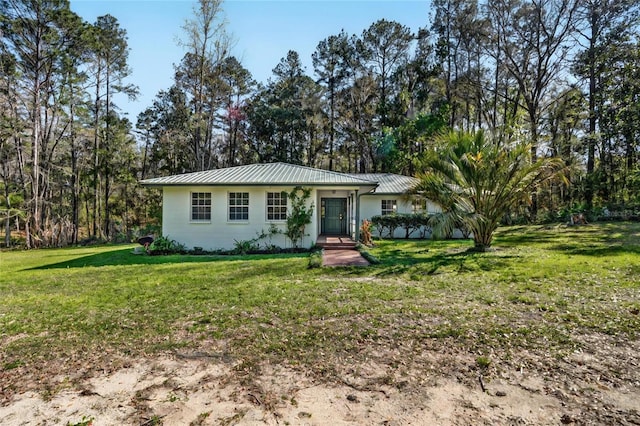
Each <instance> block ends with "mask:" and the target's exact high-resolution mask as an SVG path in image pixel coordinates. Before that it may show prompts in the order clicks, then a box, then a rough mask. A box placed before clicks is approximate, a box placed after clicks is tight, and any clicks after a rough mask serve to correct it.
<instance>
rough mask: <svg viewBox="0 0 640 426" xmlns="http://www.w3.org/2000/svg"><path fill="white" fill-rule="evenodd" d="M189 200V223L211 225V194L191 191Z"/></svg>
mask: <svg viewBox="0 0 640 426" xmlns="http://www.w3.org/2000/svg"><path fill="white" fill-rule="evenodd" d="M189 200H190V206H191V208H190V209H189V221H190V222H193V223H211V215H212V212H213V197H212V193H211V192H207V191H191V193H190V195H189ZM196 216H197V217H196ZM207 216H208V217H207Z"/></svg>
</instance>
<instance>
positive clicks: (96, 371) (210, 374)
mask: <svg viewBox="0 0 640 426" xmlns="http://www.w3.org/2000/svg"><path fill="white" fill-rule="evenodd" d="M580 339H582V342H583V345H582V349H581V350H580V351H576V352H573V353H571V354H569V355H567V356H566V357H564V358H562V359H559V360H558V359H547V358H545V357H544V355H543V353H537V354H536V353H532V352H529V351H519V352H518V353H517V354H507V353H504V354H495V353H494V354H492V355H491V356H490V359H491V362H490V364H489V365H488V366H486V365H485V366H482V367H479V366H478V365H476V364H477V360H476V356H475V355H473V354H470V353H468V352H464V350H462V349H461V348H456V346H455V344H453V345H447V344H446V342H444V343H445V344H443V342H442V341H439V344H435V345H433V347H431V348H428V349H426V348H423V350H422V351H417V352H416V353H414V354H413V355H412V356H411V357H407V356H405V355H406V354H405V352H406V351H405V350H404V349H402V348H397V349H396V350H394V351H391V350H385V351H380V350H378V351H377V352H376V351H374V350H372V349H371V348H369V349H367V350H369V353H368V356H367V357H364V358H360V357H358V358H357V360H356V358H349V357H347V358H344V359H341V360H337V359H336V360H329V361H328V363H330V365H331V368H330V369H328V370H327V371H331V374H329V375H327V376H323V375H322V373H321V371H323V370H322V369H317V370H315V369H314V370H313V371H312V370H308V371H307V370H304V369H301V368H293V367H291V366H285V365H273V364H269V363H268V362H262V363H260V364H252V363H248V362H244V361H242V362H239V361H237V360H236V361H233V360H231V359H230V358H227V357H221V356H215V355H209V354H208V353H206V352H190V353H174V354H167V355H163V356H154V357H144V358H141V359H138V360H132V359H128V360H127V359H118V361H117V362H111V363H110V364H109V365H106V364H104V365H97V364H92V365H91V366H89V364H86V365H85V367H83V368H80V369H76V370H73V369H66V370H65V369H64V366H63V364H62V363H60V364H58V365H57V367H58V368H59V369H60V373H59V374H57V375H51V376H49V377H48V378H47V379H46V380H45V379H44V378H43V376H41V375H38V374H35V373H33V372H29V371H27V370H23V371H22V373H24V374H23V375H22V377H23V379H24V380H23V381H22V382H20V381H19V380H17V378H18V377H17V375H18V374H19V373H17V372H14V370H11V371H8V372H0V374H2V375H1V376H0V379H2V382H4V383H2V382H0V384H2V389H9V388H10V389H11V390H12V392H11V393H7V392H5V393H4V394H2V395H0V396H1V397H3V400H2V404H1V406H0V424H2V425H7V426H9V425H59V424H71V425H73V424H78V423H80V422H83V421H87V420H89V419H92V420H93V421H92V423H91V424H92V425H93V426H99V425H114V424H121V425H152V424H165V425H259V424H266V425H286V424H289V425H332V426H337V425H353V424H357V425H425V424H438V425H468V424H474V425H558V424H569V425H596V424H598V425H599V424H623V425H625V424H629V425H633V424H636V425H640V413H639V411H638V409H639V408H640V407H639V405H638V401H640V368H639V362H640V344H639V343H638V342H637V341H631V342H617V341H616V340H615V339H614V338H612V337H610V336H601V335H597V336H586V337H585V336H583V337H580ZM20 368H23V367H20ZM16 370H18V369H16ZM48 371H49V372H50V371H51V370H48ZM9 379H10V380H9ZM7 383H10V386H5V385H7Z"/></svg>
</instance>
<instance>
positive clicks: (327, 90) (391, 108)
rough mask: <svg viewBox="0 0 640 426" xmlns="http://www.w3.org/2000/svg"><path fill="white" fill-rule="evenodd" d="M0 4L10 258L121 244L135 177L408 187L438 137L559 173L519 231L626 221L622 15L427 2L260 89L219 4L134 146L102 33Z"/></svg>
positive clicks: (571, 4) (64, 17)
mask: <svg viewBox="0 0 640 426" xmlns="http://www.w3.org/2000/svg"><path fill="white" fill-rule="evenodd" d="M1 4H2V6H1V7H2V10H0V22H1V25H2V27H1V29H2V33H3V37H2V45H1V46H0V48H1V49H2V51H1V55H2V56H1V60H2V63H1V65H2V75H1V77H0V79H1V80H0V108H1V111H2V117H1V120H2V122H1V126H0V132H1V133H0V144H1V145H0V155H1V158H2V170H1V171H0V188H2V190H3V194H2V198H1V201H2V209H3V212H4V213H6V214H3V216H4V217H5V218H6V219H5V220H4V224H5V233H6V235H7V244H8V243H9V232H10V231H11V230H13V231H16V230H18V229H19V230H21V231H22V232H23V233H25V234H24V235H26V241H27V245H28V246H38V245H46V244H57V243H59V242H58V241H52V240H53V239H54V236H55V235H59V234H60V230H61V229H62V228H65V233H64V235H63V237H64V238H59V237H58V238H57V240H59V239H62V240H65V239H66V240H68V241H69V242H74V243H75V242H77V241H78V238H105V239H113V238H115V237H116V236H118V235H120V236H122V237H123V238H128V237H131V235H132V234H133V233H134V232H135V230H136V229H137V228H138V227H140V226H142V225H144V224H146V223H148V222H149V221H151V220H153V219H154V218H156V219H157V216H158V212H157V206H158V203H159V200H158V198H157V194H154V193H152V192H146V191H143V190H141V189H139V188H138V186H137V185H136V182H137V180H139V179H144V178H147V177H152V176H154V177H155V176H161V175H168V174H175V173H185V172H191V171H199V170H206V169H212V168H220V167H229V166H234V165H242V164H249V163H255V162H272V161H284V162H290V163H296V164H304V165H309V166H313V167H320V168H325V169H329V170H336V171H346V172H387V171H388V172H395V173H403V174H408V175H412V174H414V173H416V172H417V171H418V170H416V167H418V165H419V164H420V162H419V161H418V160H419V158H420V157H421V155H422V154H423V153H424V152H425V151H427V150H429V149H431V148H432V147H433V145H432V144H433V136H434V135H436V134H438V133H439V132H442V131H444V130H447V129H452V128H453V129H461V130H468V131H473V130H478V129H483V130H484V131H485V132H486V133H487V134H488V135H490V136H491V137H492V138H495V139H496V140H501V141H503V142H504V141H524V142H529V143H531V144H532V146H533V148H532V152H531V157H532V158H533V159H535V158H540V157H558V158H561V159H562V160H563V161H564V162H565V164H566V165H567V169H568V170H569V172H568V178H569V182H570V184H568V185H554V186H550V187H546V188H542V189H541V190H540V191H539V192H538V193H537V194H535V195H534V197H533V200H532V201H533V203H532V206H531V209H530V211H529V217H530V218H535V217H536V216H537V213H538V212H539V211H542V212H545V213H553V212H556V211H558V210H561V209H568V208H582V209H587V210H588V209H591V208H593V207H597V206H605V205H607V206H609V207H610V209H617V208H620V207H619V206H620V205H626V206H631V205H634V203H635V205H638V203H640V167H639V165H638V157H639V153H640V147H639V137H640V74H638V72H637V70H638V69H639V66H640V44H639V40H638V11H639V9H640V1H638V0H605V1H596V0H492V1H473V0H433V1H432V4H431V7H432V8H431V13H430V14H429V16H425V26H424V27H423V28H421V29H419V30H418V31H416V32H413V31H412V30H411V29H410V28H408V27H406V26H404V25H403V24H402V23H399V22H393V21H387V20H384V19H383V20H379V21H377V22H374V23H372V25H371V26H370V27H369V28H367V29H365V30H364V31H363V32H362V33H361V34H348V33H346V32H344V31H342V32H340V33H338V34H334V35H329V36H328V37H327V38H325V39H324V40H320V41H319V42H318V44H317V46H316V48H315V51H314V53H313V55H312V64H313V69H312V70H306V69H304V68H303V66H302V63H301V59H300V57H299V55H298V53H297V52H295V51H290V52H289V53H288V54H287V56H286V57H285V58H282V59H281V60H280V62H279V63H277V64H274V69H273V75H272V77H271V78H270V79H269V80H268V81H267V82H263V83H259V82H256V81H255V80H254V79H253V77H252V75H251V73H250V71H249V70H247V69H246V68H244V66H243V65H242V64H241V62H240V61H239V60H238V59H237V58H235V57H233V56H231V55H230V52H231V51H232V48H231V47H232V45H233V42H232V40H231V38H230V37H229V35H228V34H227V32H226V30H225V26H224V19H223V15H222V13H223V12H222V3H221V1H220V0H199V1H198V2H196V5H195V7H194V15H193V17H192V18H191V19H190V20H188V21H187V22H186V23H185V25H184V26H183V38H182V45H183V46H184V48H185V51H186V52H187V53H186V54H185V56H184V57H183V58H182V60H181V61H180V62H179V63H178V64H176V72H175V78H174V82H173V84H172V86H171V87H168V88H167V89H166V90H164V91H161V92H160V93H158V94H157V96H156V98H155V100H154V102H153V104H152V105H150V106H149V107H148V108H147V109H146V110H145V111H143V112H142V113H141V114H140V115H139V116H138V117H137V122H136V123H135V126H136V129H135V130H134V129H133V128H132V124H131V123H129V122H128V120H127V119H126V118H122V117H121V116H120V114H119V109H118V106H117V105H115V104H114V101H113V99H114V98H113V95H114V94H115V93H116V92H125V93H128V94H130V95H132V96H134V95H135V88H132V87H129V86H127V84H126V77H127V75H128V73H129V69H128V66H127V56H128V53H129V50H128V48H127V44H126V32H125V29H122V28H120V27H119V25H118V23H117V21H116V20H115V18H113V17H111V16H104V17H100V18H98V19H97V21H96V22H95V23H93V24H89V23H86V22H82V20H81V19H80V18H79V17H78V16H77V15H75V14H74V13H73V12H72V11H70V10H69V5H68V2H66V1H62V0H7V1H4V2H2V3H1ZM133 54H135V52H133ZM150 197H155V198H150ZM153 209H155V211H154V210H153ZM63 225H64V226H63ZM53 229H56V230H57V231H56V232H57V233H58V234H56V232H52V230H53ZM79 236H80V237H79Z"/></svg>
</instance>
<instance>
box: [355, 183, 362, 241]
mask: <svg viewBox="0 0 640 426" xmlns="http://www.w3.org/2000/svg"><path fill="white" fill-rule="evenodd" d="M361 195H362V194H358V190H357V189H356V229H355V232H354V234H355V236H356V238H355V240H356V242H358V241H360V196H361Z"/></svg>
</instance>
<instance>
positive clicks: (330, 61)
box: [312, 30, 349, 170]
mask: <svg viewBox="0 0 640 426" xmlns="http://www.w3.org/2000/svg"><path fill="white" fill-rule="evenodd" d="M348 52H349V36H348V35H347V34H346V33H345V32H344V30H343V31H341V32H340V34H338V35H333V36H330V37H328V38H326V39H324V40H322V41H321V42H320V43H318V46H317V47H316V51H315V52H314V53H313V55H312V59H313V68H314V70H315V72H316V75H318V82H319V83H322V84H324V85H325V86H324V87H325V89H326V90H325V96H326V97H327V98H328V99H327V100H328V114H327V115H328V116H329V170H334V160H335V145H336V143H335V136H336V129H335V127H336V124H335V123H336V113H337V99H336V98H337V97H338V93H339V92H340V91H341V90H342V89H343V87H344V85H345V83H346V78H347V74H348V66H347V61H348V58H346V55H348Z"/></svg>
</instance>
